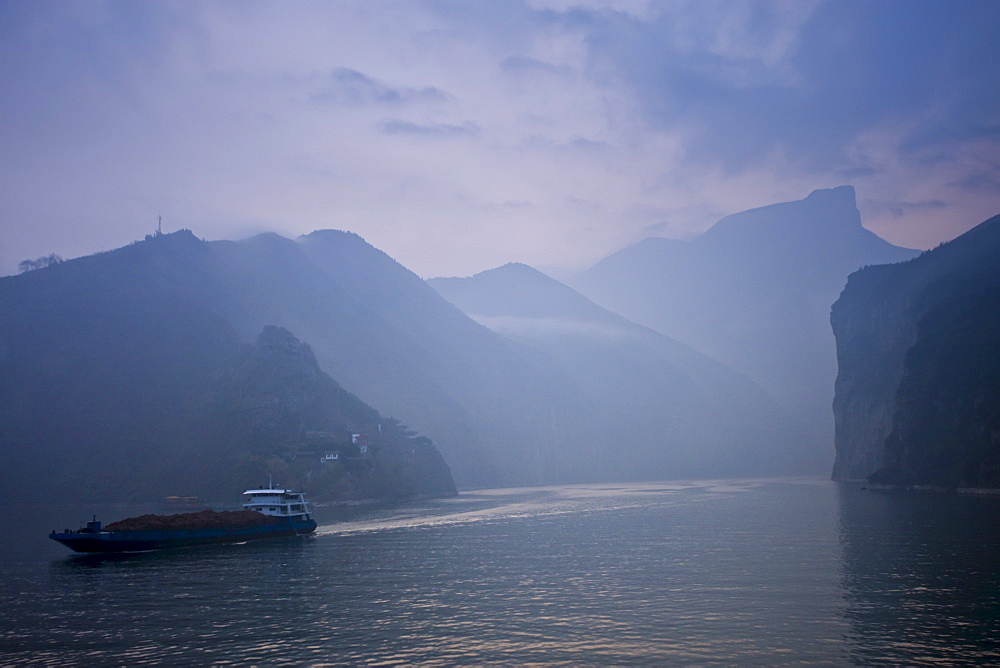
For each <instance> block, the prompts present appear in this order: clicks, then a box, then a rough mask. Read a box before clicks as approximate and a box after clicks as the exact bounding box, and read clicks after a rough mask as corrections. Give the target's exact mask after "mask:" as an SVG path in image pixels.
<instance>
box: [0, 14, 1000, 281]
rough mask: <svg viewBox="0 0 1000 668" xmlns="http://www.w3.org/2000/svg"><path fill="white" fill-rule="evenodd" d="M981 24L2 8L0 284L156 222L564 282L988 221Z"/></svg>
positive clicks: (998, 130)
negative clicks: (770, 213)
mask: <svg viewBox="0 0 1000 668" xmlns="http://www.w3.org/2000/svg"><path fill="white" fill-rule="evenodd" d="M998 32H1000V2H998V1H996V0H985V1H974V0H940V1H933V2H928V1H925V0H898V1H897V0H865V1H859V0H832V1H824V0H790V1H784V0H767V1H760V2H750V1H746V2H740V1H737V0H728V1H713V0H692V1H687V0H676V1H660V2H658V1H646V0H634V1H629V0H623V1H621V2H612V1H610V0H579V1H574V0H490V1H485V0H483V1H477V0H392V1H381V0H357V1H354V0H338V1H335V2H327V1H323V2H312V1H304V0H285V1H282V2H277V1H268V2H263V1H255V0H238V1H231V0H215V1H213V2H201V1H186V0H170V1H169V2H168V1H163V2H156V1H152V0H150V1H146V2H134V1H132V0H122V1H112V2H109V1H103V0H84V1H80V2H75V1H73V0H59V1H48V0H0V275H4V274H13V273H16V272H17V266H18V263H19V262H20V261H21V260H25V259H34V258H37V257H40V256H44V255H48V254H49V253H56V254H59V255H61V256H62V257H64V258H66V259H69V258H72V257H78V256H81V255H88V254H91V253H95V252H100V251H103V250H111V249H113V248H117V247H119V246H123V245H126V244H128V243H130V242H132V241H134V240H139V239H142V238H143V237H144V236H145V235H146V234H149V233H151V232H153V231H154V230H155V229H156V227H157V221H158V217H160V216H162V228H163V231H164V232H170V231H174V230H177V229H182V228H184V229H190V230H192V231H193V232H194V233H195V234H196V235H197V236H198V237H201V238H205V239H209V240H214V239H240V238H245V237H248V236H251V235H253V234H256V233H259V232H265V231H272V232H277V233H279V234H282V235H284V236H288V237H295V236H297V235H299V234H306V233H309V232H311V231H313V230H316V229H325V228H334V229H343V230H350V231H353V232H356V233H358V234H360V235H361V236H362V237H364V238H365V239H366V240H367V241H368V242H369V243H371V244H373V245H374V246H376V247H378V248H380V249H382V250H384V251H385V252H387V253H388V254H389V255H391V256H392V257H394V258H395V259H397V260H398V261H399V262H401V263H402V264H403V265H405V266H407V267H408V268H410V269H412V270H413V271H415V272H416V273H417V274H419V275H420V276H422V277H425V278H429V277H434V276H452V275H457V276H466V275H470V274H473V273H476V272H479V271H482V270H485V269H489V268H492V267H495V266H499V265H502V264H504V263H506V262H511V261H517V262H524V263H527V264H530V265H532V266H535V267H538V268H541V269H543V270H549V271H551V272H558V271H573V270H577V269H583V268H586V267H588V266H590V265H591V264H593V263H594V262H596V261H598V260H600V259H601V258H603V257H605V256H607V255H608V254H610V253H612V252H614V251H617V250H619V249H620V248H623V247H625V246H627V245H629V244H631V243H634V242H636V241H638V240H640V239H642V238H645V237H648V236H662V237H669V238H678V239H690V238H693V237H695V236H697V235H698V234H699V233H701V232H703V231H704V230H705V229H707V228H708V227H710V226H711V225H712V224H713V223H714V222H716V221H717V220H718V219H720V218H722V217H723V216H726V215H729V214H732V213H736V212H739V211H743V210H746V209H749V208H753V207H757V206H764V205H767V204H772V203H775V202H780V201H789V200H797V199H802V198H804V197H805V196H807V195H808V194H809V192H811V191H812V190H814V189H817V188H830V187H835V186H839V185H843V184H851V185H853V186H855V189H856V191H857V195H858V206H859V209H860V210H861V214H862V221H863V223H864V225H865V226H866V227H868V228H869V229H871V230H872V231H874V232H875V233H877V234H879V235H880V236H882V237H883V238H885V239H887V240H889V241H891V242H892V243H895V244H898V245H901V246H906V247H910V248H919V249H925V248H931V247H933V246H936V245H937V244H939V243H942V242H944V241H948V240H950V239H952V238H954V237H955V236H958V235H959V234H961V233H962V232H964V231H966V230H968V229H969V228H971V227H973V226H975V225H976V224H978V223H980V222H982V221H983V220H985V219H987V218H989V217H991V216H993V215H996V214H998V213H1000V40H997V39H996V35H997V34H998Z"/></svg>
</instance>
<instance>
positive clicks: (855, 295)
mask: <svg viewBox="0 0 1000 668" xmlns="http://www.w3.org/2000/svg"><path fill="white" fill-rule="evenodd" d="M998 259H1000V216H998V217H995V218H992V219H990V220H988V221H986V222H985V223H983V224H981V225H979V226H978V227H976V228H974V229H972V230H970V231H969V232H968V233H966V234H964V235H962V236H961V237H959V238H958V239H955V240H954V241H952V242H950V243H948V244H945V245H943V246H940V247H939V248H937V249H935V250H933V251H930V252H928V253H925V254H923V255H921V256H920V257H918V258H915V259H913V260H911V261H909V262H905V263H902V264H898V265H887V266H879V267H868V268H866V269H864V270H862V271H859V272H857V273H855V274H853V275H852V276H851V277H850V279H849V280H848V283H847V287H846V288H845V289H844V292H843V294H842V295H841V297H840V299H839V300H838V301H837V303H835V304H834V306H833V311H832V315H831V323H832V325H833V331H834V335H835V336H836V340H837V359H838V365H839V374H838V377H837V383H836V397H835V399H834V416H835V422H836V447H837V461H836V464H835V467H834V472H833V477H834V478H835V479H841V480H843V479H858V478H865V477H871V479H872V480H873V481H876V482H882V483H887V484H896V485H937V486H943V487H963V486H967V487H998V486H1000V262H998Z"/></svg>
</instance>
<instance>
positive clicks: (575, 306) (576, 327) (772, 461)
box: [428, 263, 802, 477]
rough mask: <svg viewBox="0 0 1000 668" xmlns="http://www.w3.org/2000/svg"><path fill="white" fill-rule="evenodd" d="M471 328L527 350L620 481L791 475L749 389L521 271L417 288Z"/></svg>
mask: <svg viewBox="0 0 1000 668" xmlns="http://www.w3.org/2000/svg"><path fill="white" fill-rule="evenodd" d="M428 283H429V284H430V285H432V286H433V287H434V288H435V289H436V290H438V291H439V292H440V293H441V294H442V295H443V296H444V297H445V298H446V299H448V300H449V301H451V302H452V303H454V304H455V305H456V306H459V307H460V308H461V309H462V310H463V311H465V312H466V313H467V314H468V315H469V316H470V317H472V318H473V319H475V320H476V321H477V322H480V323H482V324H484V325H486V326H488V327H490V328H491V329H493V330H494V331H496V332H497V333H499V334H503V335H504V336H507V337H509V338H511V339H512V340H515V341H518V342H521V343H523V344H525V345H528V346H531V347H532V348H534V349H535V350H538V351H539V352H540V353H541V354H542V355H544V356H545V358H546V359H548V360H550V361H551V362H552V363H553V364H555V365H556V366H557V367H558V368H559V369H560V370H561V371H562V373H564V374H565V376H566V378H567V379H568V381H569V382H572V383H573V385H574V387H576V388H577V389H578V390H579V391H580V392H581V393H582V394H583V395H584V396H586V397H588V398H589V400H590V402H591V404H592V406H593V408H592V409H591V410H592V411H594V416H593V417H594V418H596V419H595V420H594V423H595V425H596V426H595V429H601V430H603V432H604V435H603V440H604V441H605V442H606V443H608V444H609V446H610V445H611V444H614V445H613V447H606V449H607V450H608V451H609V452H615V451H617V452H619V453H620V456H619V457H617V458H616V457H614V456H609V457H608V458H607V463H606V464H605V466H606V467H607V469H608V471H609V472H614V473H616V474H617V475H619V476H631V477H640V476H641V474H643V473H645V474H646V475H647V476H648V475H654V476H661V477H662V476H667V477H669V476H670V475H674V476H678V475H680V476H691V475H736V474H744V475H747V474H765V473H768V474H774V473H778V472H784V473H787V472H790V471H794V472H802V469H801V468H800V462H797V461H796V460H795V457H794V455H793V454H792V452H791V451H790V448H789V442H790V437H791V434H790V433H789V432H788V431H787V416H786V415H784V414H783V413H782V411H781V410H780V409H779V407H778V406H777V404H775V403H774V401H773V400H772V399H771V398H770V397H768V396H767V394H766V393H765V392H764V391H763V390H761V389H760V388H759V387H758V386H756V385H755V384H754V383H753V382H752V381H750V380H749V379H747V378H746V377H744V376H742V375H741V374H738V373H736V372H735V371H732V370H731V369H727V368H726V367H724V366H723V365H721V364H719V363H718V362H715V361H714V360H711V359H710V358H708V357H706V356H704V355H702V354H701V353H698V352H696V351H694V350H692V349H691V348H689V347H688V346H685V345H683V344H681V343H678V342H676V341H674V340H672V339H670V338H669V337H666V336H664V335H662V334H659V333H657V332H654V331H652V330H650V329H647V328H645V327H641V326H639V325H636V324H634V323H632V322H629V321H628V320H626V319H625V318H622V317H621V316H619V315H616V314H613V313H611V312H609V311H607V310H606V309H603V308H601V307H599V306H597V305H596V304H594V303H593V302H591V301H590V300H588V299H587V298H585V297H584V296H583V295H581V294H579V293H578V292H576V291H575V290H573V289H572V288H569V287H568V286H566V285H564V284H562V283H560V282H558V281H556V280H554V279H552V278H550V277H548V276H546V275H545V274H543V273H541V272H539V271H537V270H535V269H533V268H531V267H528V266H526V265H523V264H517V263H512V264H507V265H504V266H502V267H499V268H496V269H491V270H489V271H484V272H482V273H479V274H476V275H475V276H473V277H471V278H437V279H431V280H429V281H428Z"/></svg>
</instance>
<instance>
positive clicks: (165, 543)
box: [49, 484, 316, 553]
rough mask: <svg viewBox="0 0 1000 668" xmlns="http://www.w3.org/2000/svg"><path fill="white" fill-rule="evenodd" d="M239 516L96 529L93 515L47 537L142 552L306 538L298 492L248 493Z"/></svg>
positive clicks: (311, 523)
mask: <svg viewBox="0 0 1000 668" xmlns="http://www.w3.org/2000/svg"><path fill="white" fill-rule="evenodd" d="M243 495H244V496H245V497H246V501H245V502H244V503H243V510H241V511H239V510H238V511H221V512H220V511H214V510H203V511H200V512H196V513H181V514H178V515H142V516H140V517H131V518H128V519H124V520H120V521H118V522H113V523H112V524H109V525H108V526H107V527H103V528H102V526H101V522H99V521H98V519H97V517H96V516H95V517H94V518H93V520H92V521H90V522H87V525H86V526H85V527H84V528H82V529H78V530H76V531H71V530H69V529H65V530H63V531H61V532H57V531H52V533H50V534H49V538H51V539H52V540H54V541H57V542H59V543H62V544H63V545H65V546H66V547H68V548H70V549H71V550H73V551H74V552H84V553H99V552H147V551H150V550H163V549H169V548H176V547H189V546H191V545H205V544H209V543H239V542H244V541H249V540H260V539H264V538H279V537H282V536H296V535H304V534H309V533H312V532H313V531H315V530H316V521H315V520H314V519H312V516H311V514H310V511H309V504H308V502H307V501H306V498H305V493H304V492H293V491H291V490H287V489H275V488H273V487H272V486H271V485H270V484H268V487H267V488H260V489H248V490H247V491H245V492H243Z"/></svg>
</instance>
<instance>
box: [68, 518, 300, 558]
mask: <svg viewBox="0 0 1000 668" xmlns="http://www.w3.org/2000/svg"><path fill="white" fill-rule="evenodd" d="M315 530H316V521H315V520H312V519H308V520H293V519H290V518H289V519H287V520H286V521H283V522H277V523H274V524H265V525H256V526H242V527H218V528H210V529H174V530H165V531H100V532H88V531H85V530H84V531H70V532H61V533H57V532H53V533H50V534H49V538H51V539H52V540H54V541H56V542H59V543H62V544H63V545H65V546H66V547H68V548H69V549H71V550H73V551H74V552H82V553H89V554H93V553H98V552H148V551H150V550H165V549H170V548H177V547H189V546H192V545H207V544H211V543H240V542H243V541H248V540H262V539H267V538H281V537H283V536H295V535H301V534H309V533H312V532H313V531H315Z"/></svg>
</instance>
